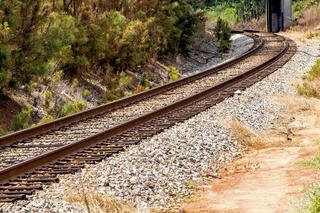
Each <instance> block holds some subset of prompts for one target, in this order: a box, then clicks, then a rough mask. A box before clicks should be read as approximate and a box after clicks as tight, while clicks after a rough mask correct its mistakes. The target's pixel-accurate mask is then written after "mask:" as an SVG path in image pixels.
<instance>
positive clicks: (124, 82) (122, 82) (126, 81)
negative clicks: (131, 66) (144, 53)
mask: <svg viewBox="0 0 320 213" xmlns="http://www.w3.org/2000/svg"><path fill="white" fill-rule="evenodd" d="M132 83H133V78H132V77H131V76H130V75H128V74H127V73H125V72H121V73H120V79H119V86H120V87H121V88H124V87H128V86H130V85H132Z"/></svg>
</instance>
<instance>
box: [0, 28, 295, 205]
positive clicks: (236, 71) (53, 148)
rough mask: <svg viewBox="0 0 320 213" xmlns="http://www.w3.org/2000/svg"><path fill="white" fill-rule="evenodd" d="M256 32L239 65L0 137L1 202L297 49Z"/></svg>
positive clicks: (160, 124)
mask: <svg viewBox="0 0 320 213" xmlns="http://www.w3.org/2000/svg"><path fill="white" fill-rule="evenodd" d="M258 35H259V37H258V38H255V40H256V47H255V48H253V50H252V54H248V55H247V56H245V57H242V58H241V59H240V60H239V61H237V62H238V63H230V64H227V65H226V66H224V67H222V68H223V69H222V68H221V69H216V70H214V71H213V72H211V73H209V72H208V74H207V75H204V74H202V76H199V78H198V79H196V78H195V79H194V80H192V81H191V80H190V81H189V82H188V81H186V82H185V83H184V84H181V85H179V86H175V87H172V88H171V89H168V90H166V91H165V90H164V91H163V92H162V93H160V94H156V95H152V96H149V97H148V96H147V97H145V98H144V99H141V100H138V101H133V102H134V104H130V105H128V106H122V107H119V108H117V107H115V109H114V110H110V111H109V112H105V113H100V114H99V115H96V116H94V117H91V118H86V119H82V120H81V119H79V120H78V121H76V122H74V123H70V124H68V125H65V126H62V127H59V128H57V129H54V130H51V131H50V132H45V133H42V134H38V135H32V134H31V135H26V136H25V137H22V136H21V138H19V136H18V137H16V138H17V139H19V140H14V139H10V136H9V137H7V138H9V139H8V140H7V142H6V141H5V140H3V141H2V142H1V139H0V145H3V146H2V150H0V159H1V163H0V202H1V201H2V202H12V201H15V200H17V199H23V198H25V197H26V195H29V194H32V193H33V192H34V191H35V190H37V189H41V187H42V184H45V183H52V182H56V181H58V178H57V175H58V174H67V173H74V172H77V171H79V170H80V169H81V168H82V167H83V166H84V164H90V163H95V162H98V161H101V160H102V159H104V158H106V157H108V156H109V155H112V154H113V153H117V152H119V151H121V150H123V149H124V147H126V146H129V145H132V144H137V143H138V142H139V141H140V140H141V139H143V138H146V137H149V136H152V135H154V134H156V133H159V132H161V131H162V130H163V129H165V128H168V127H170V126H171V125H173V124H175V123H177V122H179V121H183V120H186V119H188V118H190V117H191V116H193V115H195V114H197V113H199V112H201V111H203V110H205V109H207V108H209V107H211V106H213V105H214V104H216V103H218V102H220V101H222V100H223V99H225V98H226V97H229V96H231V95H232V94H233V93H234V91H236V90H239V89H240V90H242V89H245V88H246V87H248V86H250V85H252V84H253V83H255V82H257V81H259V80H261V79H262V78H264V77H265V76H267V75H269V74H270V73H272V72H274V71H275V70H277V69H278V68H279V67H281V66H282V65H283V64H284V63H286V62H287V61H288V60H289V59H290V58H291V56H292V55H293V53H294V52H295V45H294V44H293V43H292V42H291V41H289V40H286V39H284V38H283V37H280V36H276V35H273V34H264V33H260V34H258ZM138 97H139V96H138ZM22 133H23V132H22ZM11 137H12V136H11ZM4 139H5V138H4ZM44 150H46V151H49V152H48V153H46V154H43V152H44ZM1 169H2V170H1Z"/></svg>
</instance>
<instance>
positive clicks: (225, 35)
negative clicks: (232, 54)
mask: <svg viewBox="0 0 320 213" xmlns="http://www.w3.org/2000/svg"><path fill="white" fill-rule="evenodd" d="M214 31H215V35H216V38H217V40H218V41H219V42H220V47H219V52H220V53H226V52H228V51H229V50H230V44H231V40H230V39H231V30H230V28H229V26H228V23H226V22H225V21H223V20H222V19H220V18H219V19H218V22H217V25H216V27H215V29H214Z"/></svg>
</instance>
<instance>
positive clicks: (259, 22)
mask: <svg viewBox="0 0 320 213" xmlns="http://www.w3.org/2000/svg"><path fill="white" fill-rule="evenodd" d="M235 29H252V30H260V31H265V30H266V19H265V17H261V18H258V19H252V20H250V21H243V22H240V23H238V24H237V25H236V26H235Z"/></svg>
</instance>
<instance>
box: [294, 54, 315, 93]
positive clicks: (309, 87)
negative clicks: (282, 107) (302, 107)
mask: <svg viewBox="0 0 320 213" xmlns="http://www.w3.org/2000/svg"><path fill="white" fill-rule="evenodd" d="M297 92H298V94H299V95H303V96H307V97H314V98H318V99H320V59H318V60H317V62H316V63H315V65H313V67H312V68H311V70H310V71H309V73H308V74H307V75H305V76H304V77H303V82H302V83H301V84H300V85H299V86H298V88H297Z"/></svg>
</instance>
